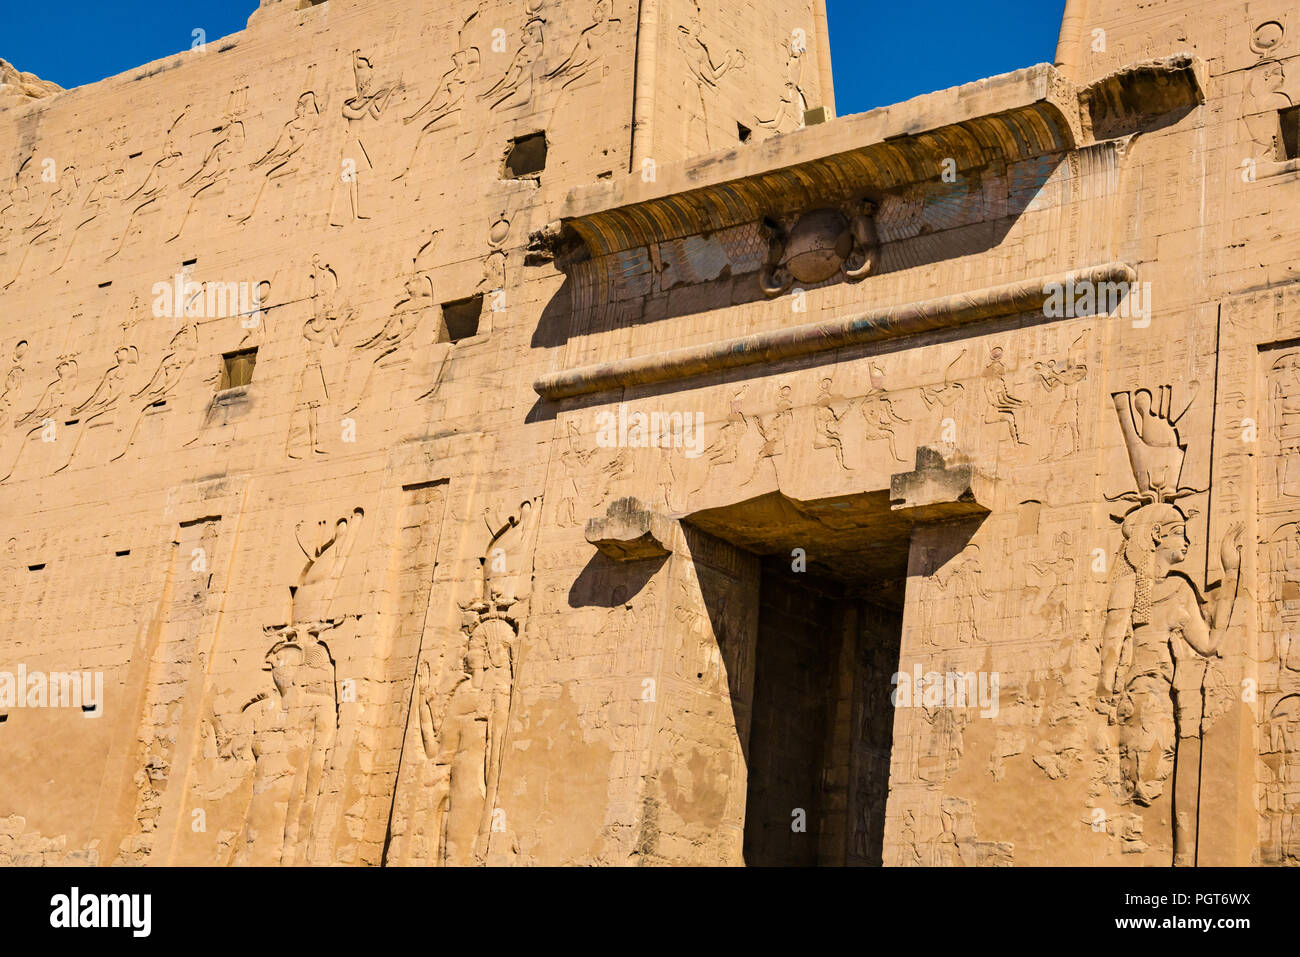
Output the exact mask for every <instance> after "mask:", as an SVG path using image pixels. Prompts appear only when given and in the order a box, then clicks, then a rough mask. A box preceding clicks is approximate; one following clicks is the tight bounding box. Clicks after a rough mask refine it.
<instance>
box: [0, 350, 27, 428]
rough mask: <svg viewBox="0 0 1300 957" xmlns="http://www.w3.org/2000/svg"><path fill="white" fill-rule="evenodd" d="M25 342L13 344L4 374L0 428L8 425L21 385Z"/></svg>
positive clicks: (0, 389) (1, 391)
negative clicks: (7, 369)
mask: <svg viewBox="0 0 1300 957" xmlns="http://www.w3.org/2000/svg"><path fill="white" fill-rule="evenodd" d="M27 348H28V346H27V340H26V339H19V340H18V341H17V342H16V343H15V344H14V349H13V353H12V356H11V358H10V366H9V371H8V372H6V373H5V378H4V384H3V388H0V428H4V427H5V426H6V425H9V424H10V418H11V417H12V415H13V410H14V403H15V402H16V401H17V400H18V392H19V390H20V389H21V388H22V383H23V358H24V357H25V356H26V355H27Z"/></svg>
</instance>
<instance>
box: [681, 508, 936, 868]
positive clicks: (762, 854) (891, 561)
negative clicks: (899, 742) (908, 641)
mask: <svg viewBox="0 0 1300 957" xmlns="http://www.w3.org/2000/svg"><path fill="white" fill-rule="evenodd" d="M689 522H690V523H691V525H693V526H695V527H698V528H700V529H701V530H703V531H706V532H707V533H708V534H710V535H713V536H715V537H718V538H722V539H724V540H726V541H729V542H731V543H732V544H734V545H737V546H739V547H741V548H744V549H746V550H747V551H750V552H753V553H755V554H758V555H760V556H762V562H761V570H760V576H759V589H758V628H757V644H756V649H755V659H754V668H755V672H754V686H753V704H752V712H751V714H752V719H751V722H750V724H749V735H748V741H747V742H743V743H744V744H745V745H746V746H745V748H744V751H745V755H746V764H747V773H748V790H747V798H746V806H745V831H744V857H745V863H746V864H749V865H751V866H752V865H759V866H763V865H787V866H789V865H793V866H811V865H832V866H835V865H839V866H844V865H850V866H879V865H880V864H882V862H883V854H882V851H883V844H884V833H885V804H886V799H887V797H888V794H889V760H890V748H891V745H892V739H893V728H894V709H893V705H892V702H891V697H890V696H891V692H892V691H893V687H894V686H893V683H892V681H891V679H892V677H893V676H894V674H895V672H897V670H898V662H899V651H900V644H901V639H902V623H903V602H904V594H905V586H906V580H907V561H908V552H909V543H910V539H911V526H910V525H909V524H908V523H906V522H905V521H903V520H902V519H901V518H899V517H898V516H897V515H896V514H894V513H891V511H890V508H889V497H888V493H884V492H881V493H872V494H863V495H855V496H846V497H844V498H841V499H833V500H820V501H817V502H796V501H793V500H791V499H788V498H786V497H785V496H783V495H781V494H780V493H773V494H771V495H767V496H763V497H762V498H759V499H754V500H751V501H749V502H745V503H741V504H739V505H735V506H728V507H726V508H721V509H712V510H709V511H707V512H702V513H698V514H696V515H692V516H690V518H689Z"/></svg>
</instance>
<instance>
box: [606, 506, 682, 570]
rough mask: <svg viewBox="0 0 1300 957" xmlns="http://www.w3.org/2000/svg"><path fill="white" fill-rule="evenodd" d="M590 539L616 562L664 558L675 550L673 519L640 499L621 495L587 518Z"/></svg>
mask: <svg viewBox="0 0 1300 957" xmlns="http://www.w3.org/2000/svg"><path fill="white" fill-rule="evenodd" d="M587 541H589V542H590V543H591V544H593V545H595V546H596V548H598V549H599V550H600V551H601V552H602V553H603V554H604V555H606V556H607V557H608V558H610V559H612V560H613V561H616V562H635V561H640V560H642V559H645V558H662V557H663V556H665V555H668V554H670V553H671V552H672V550H673V549H672V541H673V522H672V520H671V519H668V518H666V517H664V516H663V515H660V514H659V513H658V512H656V511H654V510H653V509H650V508H647V507H646V506H645V505H644V504H643V503H642V502H641V501H640V500H639V499H635V498H621V499H619V500H618V501H616V502H614V503H612V504H611V505H610V506H609V508H608V509H607V510H606V512H605V515H604V517H603V518H593V519H591V520H589V521H588V522H587Z"/></svg>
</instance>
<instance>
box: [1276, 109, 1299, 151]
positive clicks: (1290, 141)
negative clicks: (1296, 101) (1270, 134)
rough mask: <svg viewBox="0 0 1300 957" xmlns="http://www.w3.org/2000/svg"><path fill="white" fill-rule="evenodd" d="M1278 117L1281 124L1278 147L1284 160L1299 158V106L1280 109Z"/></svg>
mask: <svg viewBox="0 0 1300 957" xmlns="http://www.w3.org/2000/svg"><path fill="white" fill-rule="evenodd" d="M1278 119H1279V121H1280V122H1281V125H1282V138H1281V141H1280V149H1281V150H1282V155H1281V157H1279V158H1280V159H1284V160H1293V159H1300V106H1293V107H1291V108H1290V109H1288V110H1280V111H1279V112H1278Z"/></svg>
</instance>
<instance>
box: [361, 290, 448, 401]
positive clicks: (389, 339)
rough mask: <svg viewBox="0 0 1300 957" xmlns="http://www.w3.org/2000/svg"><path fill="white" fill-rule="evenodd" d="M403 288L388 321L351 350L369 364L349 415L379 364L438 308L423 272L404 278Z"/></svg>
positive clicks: (404, 342)
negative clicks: (429, 312)
mask: <svg viewBox="0 0 1300 957" xmlns="http://www.w3.org/2000/svg"><path fill="white" fill-rule="evenodd" d="M403 289H404V291H405V293H406V295H405V296H404V297H403V298H401V299H399V300H398V301H397V302H396V303H394V304H393V308H392V310H391V311H390V313H389V315H388V318H387V319H385V320H384V324H383V325H382V326H381V327H380V329H379V331H378V332H376V333H375V334H374V335H373V336H371V337H370V338H369V339H366V340H365V341H364V342H361V343H358V344H357V345H356V346H354V347H353V349H354V350H355V351H356V352H366V353H369V357H368V358H369V364H368V365H367V366H366V378H365V381H364V382H363V383H362V385H361V388H360V389H359V390H358V391H357V393H356V398H355V399H354V400H353V403H352V407H351V408H350V409H348V414H349V415H350V414H352V413H353V412H355V411H356V410H357V409H358V408H359V407H360V406H361V403H362V402H363V401H365V398H366V396H367V395H369V394H370V386H371V383H372V382H374V378H375V373H376V372H377V371H378V369H379V367H380V364H381V363H382V362H383V361H384V360H385V359H387V358H388V357H389V356H391V355H393V354H395V353H396V352H398V351H399V350H400V349H401V348H402V347H403V346H404V345H405V344H406V343H407V341H408V340H409V339H410V338H411V336H412V335H414V334H415V331H416V329H418V328H419V325H420V320H421V319H423V318H424V316H425V314H426V313H427V312H428V311H429V310H430V309H432V308H434V306H436V305H437V303H436V301H435V299H434V292H433V280H432V279H431V278H430V277H429V276H428V274H426V273H421V272H413V273H412V274H411V275H410V276H408V277H407V278H406V281H405V282H404V284H403Z"/></svg>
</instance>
